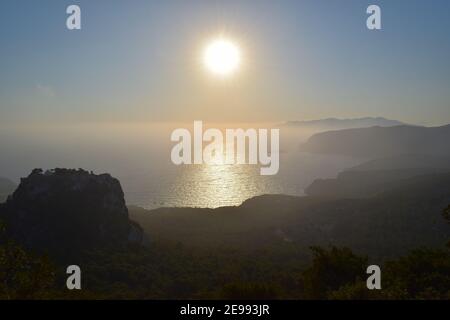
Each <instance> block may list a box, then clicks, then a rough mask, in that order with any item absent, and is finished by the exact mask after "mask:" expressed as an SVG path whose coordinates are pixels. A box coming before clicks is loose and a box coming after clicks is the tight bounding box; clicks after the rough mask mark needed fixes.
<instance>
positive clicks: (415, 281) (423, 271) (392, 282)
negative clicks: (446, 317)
mask: <svg viewBox="0 0 450 320" xmlns="http://www.w3.org/2000/svg"><path fill="white" fill-rule="evenodd" d="M383 274H385V280H384V282H385V289H386V290H385V291H384V292H385V296H386V298H390V299H401V298H405V299H448V298H449V297H450V251H449V250H445V249H443V250H432V249H419V250H414V251H412V252H411V253H410V254H408V255H407V256H405V257H402V258H399V259H397V260H395V261H390V262H387V263H386V265H385V268H384V272H383Z"/></svg>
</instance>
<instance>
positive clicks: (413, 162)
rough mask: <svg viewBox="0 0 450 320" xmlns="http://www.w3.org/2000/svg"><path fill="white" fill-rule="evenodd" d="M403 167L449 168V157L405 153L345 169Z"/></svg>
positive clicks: (399, 168)
mask: <svg viewBox="0 0 450 320" xmlns="http://www.w3.org/2000/svg"><path fill="white" fill-rule="evenodd" d="M403 169H441V170H443V171H444V170H449V169H450V157H446V156H432V155H423V154H422V155H421V154H405V155H400V156H395V157H388V158H381V159H374V160H370V161H367V162H364V163H362V164H360V165H358V166H355V167H352V168H349V169H347V170H346V171H375V170H376V171H380V170H403Z"/></svg>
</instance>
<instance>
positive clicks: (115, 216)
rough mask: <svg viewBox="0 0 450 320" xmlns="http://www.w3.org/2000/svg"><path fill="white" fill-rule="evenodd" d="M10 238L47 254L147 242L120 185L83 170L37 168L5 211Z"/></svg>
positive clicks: (9, 201) (5, 205) (21, 185)
mask: <svg viewBox="0 0 450 320" xmlns="http://www.w3.org/2000/svg"><path fill="white" fill-rule="evenodd" d="M0 212H1V216H2V218H3V219H4V220H5V222H6V226H7V228H6V230H7V234H8V235H9V236H10V237H11V238H13V239H14V240H16V241H17V242H19V243H21V244H22V245H24V246H26V247H30V248H35V249H39V250H43V251H48V252H60V253H64V252H65V251H67V250H69V251H73V250H75V251H78V250H86V249H92V248H95V247H99V246H118V245H124V244H126V243H128V242H130V241H134V242H139V241H141V239H142V234H141V233H142V230H141V229H140V227H139V226H138V225H137V224H136V223H133V222H131V221H130V220H129V218H128V209H127V207H126V205H125V199H124V194H123V191H122V187H121V185H120V182H119V181H118V180H117V179H115V178H113V177H111V176H110V175H109V174H101V175H96V174H93V173H89V172H87V171H84V170H81V169H79V170H70V169H54V170H50V171H45V172H44V171H42V170H40V169H35V170H33V172H32V173H31V174H30V175H29V176H28V177H27V178H23V179H21V182H20V185H19V187H18V188H17V190H16V191H15V192H14V193H13V195H12V196H10V197H9V199H8V201H7V202H6V203H5V204H3V205H2V208H1V209H0Z"/></svg>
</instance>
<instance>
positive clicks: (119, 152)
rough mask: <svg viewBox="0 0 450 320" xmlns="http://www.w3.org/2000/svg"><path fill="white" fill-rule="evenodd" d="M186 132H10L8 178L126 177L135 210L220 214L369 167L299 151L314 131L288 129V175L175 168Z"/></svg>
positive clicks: (143, 127) (111, 127)
mask: <svg viewBox="0 0 450 320" xmlns="http://www.w3.org/2000/svg"><path fill="white" fill-rule="evenodd" d="M207 125H208V124H207ZM209 125H211V126H214V124H209ZM179 127H185V128H187V129H189V130H192V123H183V124H175V123H170V124H169V123H166V124H153V123H150V124H149V123H145V124H144V123H143V124H139V125H136V124H132V125H128V124H98V123H97V124H81V125H70V126H63V125H58V126H53V125H52V126H48V125H47V126H31V127H30V126H24V127H17V126H16V127H14V128H13V127H10V128H8V127H7V126H3V127H2V128H1V129H0V133H1V134H0V145H1V146H2V157H0V176H3V177H7V178H10V179H11V180H13V181H15V182H19V180H20V177H25V176H27V175H28V174H29V173H30V172H31V170H32V169H33V168H43V169H51V168H56V167H62V168H83V169H86V170H92V171H94V172H95V173H110V174H111V175H113V176H114V177H116V178H118V179H119V180H120V182H121V183H122V187H123V189H124V192H125V198H126V200H127V203H128V204H129V205H137V206H141V207H144V208H147V209H152V208H158V207H163V206H164V207H186V206H188V207H210V208H215V207H221V206H233V205H239V204H241V203H242V202H243V201H245V200H247V199H249V198H251V197H254V196H257V195H261V194H290V195H302V194H303V190H304V188H306V187H307V186H308V185H309V184H310V183H312V182H313V181H314V180H315V179H317V178H331V177H335V176H336V175H337V174H338V173H339V172H340V171H342V170H343V169H345V168H348V167H351V166H354V165H357V164H359V163H361V162H362V161H363V160H362V159H354V158H347V157H341V156H325V155H314V154H309V153H303V152H299V151H298V146H299V144H300V142H302V141H304V140H305V139H306V138H307V137H308V136H309V133H308V132H304V131H301V130H300V129H287V128H282V129H281V137H280V139H281V153H280V171H279V173H278V174H277V175H275V176H261V175H260V166H259V165H252V166H250V165H190V166H175V165H174V164H173V163H172V162H171V160H170V151H171V148H172V146H173V143H172V142H170V133H171V131H172V130H174V129H176V128H179ZM218 127H219V128H220V127H223V128H225V127H242V128H244V129H245V128H261V127H267V124H256V123H253V124H241V125H237V124H233V125H232V126H229V125H226V124H221V125H220V126H218Z"/></svg>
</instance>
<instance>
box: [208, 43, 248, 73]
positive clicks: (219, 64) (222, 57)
mask: <svg viewBox="0 0 450 320" xmlns="http://www.w3.org/2000/svg"><path fill="white" fill-rule="evenodd" d="M203 59H204V63H205V66H206V68H207V69H208V70H209V71H211V72H212V73H214V74H216V75H219V76H228V75H231V74H232V73H234V72H235V71H237V69H238V68H239V65H240V64H241V52H240V50H239V47H238V46H237V45H236V44H234V43H233V42H231V41H229V40H227V39H217V40H214V41H212V42H211V43H210V44H209V45H208V46H207V47H206V49H205V52H204V57H203Z"/></svg>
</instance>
